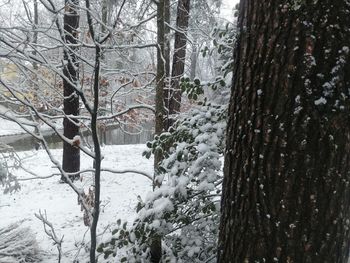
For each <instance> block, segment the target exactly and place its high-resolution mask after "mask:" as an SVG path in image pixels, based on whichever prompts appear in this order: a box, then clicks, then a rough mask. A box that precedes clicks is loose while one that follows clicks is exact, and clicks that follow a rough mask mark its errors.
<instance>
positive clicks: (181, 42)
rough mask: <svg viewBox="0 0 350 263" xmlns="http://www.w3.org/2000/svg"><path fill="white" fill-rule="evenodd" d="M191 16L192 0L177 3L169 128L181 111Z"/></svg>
mask: <svg viewBox="0 0 350 263" xmlns="http://www.w3.org/2000/svg"><path fill="white" fill-rule="evenodd" d="M189 16H190V0H179V1H178V4H177V17H176V28H177V31H176V32H175V43H174V55H173V61H172V70H171V84H170V90H169V96H168V101H167V102H166V105H167V106H168V111H169V117H168V125H167V128H169V127H170V126H171V125H172V124H173V122H174V119H173V117H172V116H173V115H174V114H177V113H179V112H180V107H181V89H180V79H181V77H182V76H183V74H184V70H185V59H186V44H187V29H188V21H189Z"/></svg>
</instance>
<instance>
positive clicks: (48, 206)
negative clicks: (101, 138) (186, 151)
mask: <svg viewBox="0 0 350 263" xmlns="http://www.w3.org/2000/svg"><path fill="white" fill-rule="evenodd" d="M143 150H145V146H144V145H120V146H106V147H104V148H103V155H104V157H105V158H104V160H103V161H102V165H103V167H108V168H111V169H118V170H121V169H134V170H142V171H143V172H147V173H150V174H152V164H153V160H147V159H145V158H144V157H142V155H141V154H142V152H143ZM61 151H62V150H53V154H54V156H56V157H57V159H59V160H60V159H61V157H60V156H61V154H62V153H61ZM20 154H21V157H22V158H23V163H24V165H25V166H26V167H27V168H29V169H31V170H32V171H34V172H35V173H37V174H38V175H39V176H48V175H50V174H51V173H52V172H56V169H54V168H53V167H52V163H51V162H50V160H49V158H48V157H47V155H46V153H45V152H44V151H43V150H39V151H31V152H22V153H20ZM81 163H82V165H81V168H82V169H84V168H91V167H92V160H91V159H89V158H88V157H87V156H85V155H82V162H81ZM18 176H19V177H20V178H21V179H25V178H28V177H32V176H29V175H25V174H24V173H23V172H20V171H19V173H18ZM59 178H60V177H59V176H54V177H51V178H48V179H35V180H28V181H21V190H20V191H19V192H16V193H12V194H6V195H5V194H3V193H2V189H0V229H1V228H2V227H6V226H8V225H9V224H12V223H15V222H18V221H20V220H24V222H23V225H24V226H29V227H30V228H31V229H32V230H33V232H34V233H35V235H36V238H37V241H38V243H39V246H40V249H41V250H42V251H43V262H47V263H51V262H57V249H56V247H55V246H53V245H52V241H51V240H50V239H49V238H48V237H47V236H46V234H45V233H44V229H43V224H42V222H41V221H39V220H38V219H37V218H36V217H35V216H34V213H38V212H39V210H41V211H46V214H47V218H48V220H49V221H50V222H51V223H52V224H53V226H54V227H55V230H56V234H57V236H58V237H62V236H63V243H62V250H63V260H62V262H67V263H68V262H70V263H71V262H73V260H74V258H75V257H76V256H77V255H78V256H77V258H78V259H79V260H80V262H86V260H85V259H86V258H87V256H88V251H87V250H86V249H85V248H87V247H88V243H89V240H90V237H89V231H88V228H87V227H86V226H84V222H83V212H81V211H80V206H79V205H78V203H77V197H76V194H75V193H74V192H73V191H72V190H71V189H70V188H69V186H68V185H67V184H60V183H59ZM91 183H92V177H91V174H85V175H84V176H83V178H82V181H81V182H78V183H77V184H78V185H79V186H80V187H84V189H87V188H88V187H89V186H90V185H91ZM101 184H102V190H101V193H102V197H101V200H102V203H101V215H100V221H99V226H98V232H99V233H100V236H99V240H103V239H106V238H108V237H109V236H110V232H111V231H112V229H113V228H112V226H113V225H114V224H116V221H117V219H118V218H121V219H122V220H128V221H130V222H131V221H132V220H133V218H134V217H135V206H136V203H137V195H140V196H141V197H144V196H145V195H146V193H147V192H148V191H151V189H152V188H151V181H150V180H149V179H148V178H146V177H144V176H142V175H139V174H133V173H126V174H112V173H108V172H103V173H102V178H101ZM84 236H85V237H84ZM82 244H85V246H84V245H83V246H82ZM115 262H118V260H117V259H116V261H115Z"/></svg>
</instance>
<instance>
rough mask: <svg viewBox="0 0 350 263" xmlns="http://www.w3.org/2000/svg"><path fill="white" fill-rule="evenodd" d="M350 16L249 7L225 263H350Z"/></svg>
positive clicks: (308, 4) (322, 4)
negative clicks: (349, 262)
mask: <svg viewBox="0 0 350 263" xmlns="http://www.w3.org/2000/svg"><path fill="white" fill-rule="evenodd" d="M291 3H292V4H291ZM349 13H350V4H349V2H348V1H346V0H338V1H334V0H323V1H284V0H278V1H272V0H269V1H260V0H246V1H241V6H240V17H239V22H238V26H239V30H240V36H239V40H238V43H237V47H236V51H235V61H236V64H235V68H234V81H233V87H232V96H231V101H230V108H229V121H228V130H227V151H226V157H225V166H224V182H223V196H222V202H221V204H222V216H221V225H220V236H219V249H218V262H219V263H229V262H237V263H242V262H291V263H292V262H293V263H299V262H310V263H311V262H312V263H321V262H322V263H327V262H328V263H333V262H340V263H345V262H347V260H348V257H349V248H350V232H349V226H350V223H349V222H350V207H349V198H350V196H349V190H350V188H349V179H350V172H349V171H350V119H349V116H350V112H349V111H350V107H349V105H350V94H349V85H350V59H349V55H350V52H349V50H350V48H349V47H350V30H349V25H350V16H349Z"/></svg>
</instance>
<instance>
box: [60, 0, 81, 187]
mask: <svg viewBox="0 0 350 263" xmlns="http://www.w3.org/2000/svg"><path fill="white" fill-rule="evenodd" d="M78 5H79V0H65V12H64V18H63V20H64V21H63V22H64V40H65V43H66V45H67V47H68V48H67V49H66V50H65V51H64V60H65V63H66V64H65V66H64V68H63V74H64V77H65V78H63V94H64V101H63V110H64V113H65V114H66V115H68V116H70V118H68V117H65V118H64V120H63V130H64V131H63V133H64V136H65V137H67V138H69V139H73V138H74V136H76V135H79V125H78V123H77V121H75V120H74V117H73V118H72V116H77V115H79V96H78V94H76V92H75V89H74V87H75V86H76V85H77V84H78V81H79V62H78V59H77V56H76V52H77V49H78V48H77V47H76V44H77V43H78V41H77V38H78V30H77V29H78V27H79V13H78ZM62 168H63V170H64V171H65V172H68V173H75V172H78V171H79V170H80V150H79V148H78V147H74V146H72V145H71V144H69V143H67V142H64V143H63V162H62ZM74 177H75V178H77V177H78V178H79V175H77V176H74ZM72 179H73V177H72ZM62 180H63V181H64V180H65V179H64V178H62Z"/></svg>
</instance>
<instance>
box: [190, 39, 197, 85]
mask: <svg viewBox="0 0 350 263" xmlns="http://www.w3.org/2000/svg"><path fill="white" fill-rule="evenodd" d="M197 58H198V51H197V39H194V41H193V45H192V53H191V66H190V80H191V81H193V80H194V78H195V77H196V70H197Z"/></svg>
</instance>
